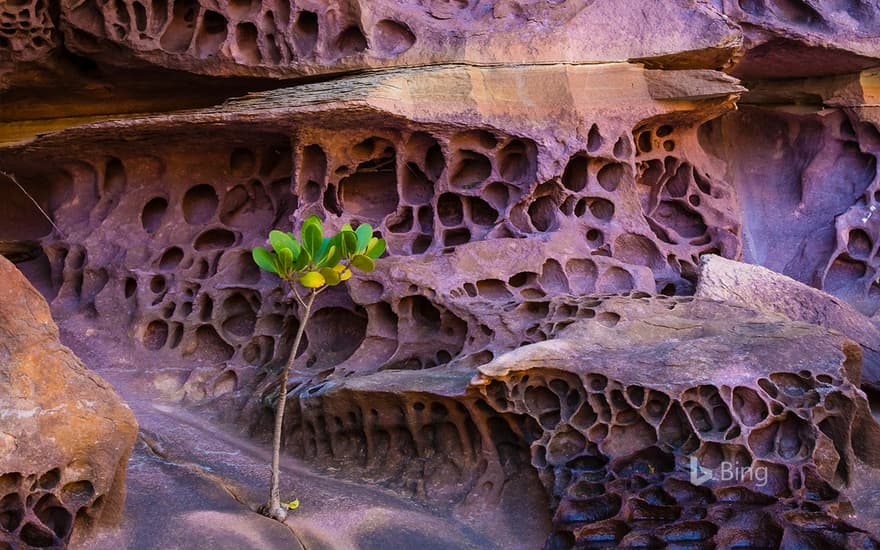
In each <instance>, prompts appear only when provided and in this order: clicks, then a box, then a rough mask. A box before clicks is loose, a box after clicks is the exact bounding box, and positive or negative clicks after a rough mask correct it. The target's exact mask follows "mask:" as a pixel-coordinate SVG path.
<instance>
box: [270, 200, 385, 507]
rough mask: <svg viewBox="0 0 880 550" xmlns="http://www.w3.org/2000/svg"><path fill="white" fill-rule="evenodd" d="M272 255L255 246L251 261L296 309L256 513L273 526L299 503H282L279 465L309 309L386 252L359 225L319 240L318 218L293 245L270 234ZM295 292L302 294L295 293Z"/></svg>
mask: <svg viewBox="0 0 880 550" xmlns="http://www.w3.org/2000/svg"><path fill="white" fill-rule="evenodd" d="M269 243H270V244H271V245H272V250H271V251H270V250H267V249H265V248H263V247H262V246H258V247H256V248H254V250H253V256H254V261H255V262H256V263H257V265H258V266H260V267H261V268H262V269H265V270H266V271H269V272H271V273H275V274H276V275H278V276H279V277H281V279H283V280H284V281H286V282H287V284H288V285H290V289H291V291H292V292H293V295H294V296H295V297H296V300H297V302H298V303H299V305H300V307H301V311H300V323H299V328H298V329H297V332H296V337H295V338H294V340H293V349H292V350H291V352H290V357H289V358H288V360H287V363H286V364H285V366H284V370H283V371H282V373H281V387H280V390H279V392H280V393H279V394H278V403H277V404H276V407H277V408H276V410H275V431H274V434H273V436H274V437H273V444H272V481H271V484H270V488H269V501H268V502H267V503H266V504H265V505H263V506H262V508H261V509H260V511H261V513H262V514H263V515H265V516H268V517H270V518H273V519H276V520H278V521H284V520H285V519H286V518H287V511H288V510H289V509H293V508H295V507H296V506H297V505H298V504H299V501H294V503H295V504H294V503H282V502H281V497H280V494H279V489H278V483H279V477H280V465H279V464H280V460H281V429H282V427H283V426H284V407H285V405H286V403H287V376H288V374H289V373H290V367H291V365H293V362H294V360H295V359H296V352H297V350H299V345H300V342H301V341H302V336H303V334H304V333H305V329H306V325H307V324H308V321H309V315H311V313H312V305H313V304H314V303H315V298H316V297H317V296H318V294H320V293H322V292H323V291H325V290H327V289H328V288H330V287H332V286H336V285H338V284H340V283H342V282H344V281H347V280H348V279H349V278H351V274H352V269H358V270H360V271H373V269H375V267H376V265H375V263H374V262H375V260H376V259H378V258H379V256H381V255H382V253H383V252H385V240H384V239H380V238H378V237H374V236H373V228H372V227H370V225H369V224H365V223H362V224H360V225H358V226H357V229H352V227H351V226H350V225H347V224H346V225H344V226H342V229H340V230H339V233H337V234H335V235H333V236H332V237H326V236H324V227H323V225H322V224H321V220H320V219H319V218H318V217H317V216H309V218H308V219H306V221H304V222H303V224H302V228H301V229H300V239H299V240H298V239H297V238H296V237H295V236H294V235H293V234H292V233H285V232H283V231H277V230H273V231H271V232H270V233H269ZM300 287H302V288H303V292H300Z"/></svg>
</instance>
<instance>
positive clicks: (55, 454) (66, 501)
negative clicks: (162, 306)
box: [0, 258, 137, 548]
mask: <svg viewBox="0 0 880 550" xmlns="http://www.w3.org/2000/svg"><path fill="white" fill-rule="evenodd" d="M0 280H2V281H3V283H2V285H0V335H2V341H0V379H2V380H3V384H2V386H0V495H2V496H0V546H2V547H4V548H19V547H20V545H23V547H26V548H31V547H34V548H62V547H64V546H66V544H67V543H68V541H69V540H70V539H71V536H72V535H75V536H76V537H82V536H86V535H88V534H89V533H91V532H92V531H93V530H94V529H95V528H96V527H99V526H108V525H113V524H114V523H115V522H116V521H117V520H118V519H119V514H120V512H121V507H122V503H123V500H124V498H125V469H126V466H127V464H128V455H129V453H130V452H131V449H132V446H133V445H134V440H135V435H136V432H137V423H136V422H135V419H134V415H133V414H132V412H131V410H129V408H128V407H127V406H126V405H125V404H124V403H123V402H122V400H121V399H120V398H119V396H118V395H117V394H116V392H115V391H113V389H112V388H111V387H110V386H109V385H108V384H107V383H106V382H104V381H103V380H102V379H101V378H100V377H99V376H98V375H96V374H94V373H92V372H90V371H88V370H87V369H86V368H85V367H84V366H83V364H82V363H81V362H80V361H79V360H78V359H77V358H76V356H74V355H73V353H71V351H70V350H69V349H67V348H66V347H64V346H63V345H61V343H60V342H59V341H58V329H57V327H56V326H55V323H54V322H53V321H52V318H51V316H50V313H49V308H48V306H47V304H46V302H45V300H43V298H42V297H41V296H40V295H39V293H37V291H36V290H34V289H33V287H31V285H30V284H29V283H28V282H27V280H26V279H25V278H24V277H23V276H22V275H21V274H20V273H19V272H18V271H17V270H16V269H15V267H14V266H13V265H12V264H11V263H10V262H9V261H7V260H6V259H4V258H0Z"/></svg>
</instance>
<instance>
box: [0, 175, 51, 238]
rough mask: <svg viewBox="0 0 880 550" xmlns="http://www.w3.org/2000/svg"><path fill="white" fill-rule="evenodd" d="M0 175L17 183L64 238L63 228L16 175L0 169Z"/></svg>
mask: <svg viewBox="0 0 880 550" xmlns="http://www.w3.org/2000/svg"><path fill="white" fill-rule="evenodd" d="M0 175H3V176H5V177H6V178H7V179H8V180H9V181H11V182H12V183H13V184H15V186H16V187H18V188H19V189H20V190H21V192H22V193H24V194H25V196H26V197H27V198H29V199H30V201H31V202H32V203H34V206H36V207H37V210H39V211H40V214H42V215H43V217H44V218H46V220H48V221H49V223H50V224H52V227H54V228H55V231H57V232H58V234H59V235H61V238H62V239H63V238H64V233H63V232H62V231H61V229H60V228H59V227H58V226H57V225H55V222H54V221H52V218H50V217H49V214H47V213H46V211H45V210H43V207H42V206H40V203H38V202H37V200H36V199H35V198H34V197H33V196H31V194H30V193H28V192H27V189H25V188H24V186H23V185H22V184H20V183H18V180H17V179H16V178H15V176H14V175H12V174H11V173H9V172H6V171H5V170H0Z"/></svg>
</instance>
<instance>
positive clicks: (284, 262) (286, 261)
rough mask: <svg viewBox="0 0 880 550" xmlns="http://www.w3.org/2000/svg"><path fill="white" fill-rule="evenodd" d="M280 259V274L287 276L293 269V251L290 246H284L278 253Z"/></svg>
mask: <svg viewBox="0 0 880 550" xmlns="http://www.w3.org/2000/svg"><path fill="white" fill-rule="evenodd" d="M278 260H279V262H280V264H281V272H280V275H282V276H283V277H287V276H288V275H289V274H290V272H291V271H293V251H292V250H291V249H289V248H282V249H281V252H279V253H278Z"/></svg>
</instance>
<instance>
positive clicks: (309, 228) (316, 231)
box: [302, 217, 324, 262]
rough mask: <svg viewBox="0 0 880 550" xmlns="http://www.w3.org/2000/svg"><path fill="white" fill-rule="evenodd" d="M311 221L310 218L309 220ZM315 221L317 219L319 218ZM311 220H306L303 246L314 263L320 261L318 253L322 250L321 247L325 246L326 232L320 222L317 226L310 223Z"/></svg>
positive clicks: (303, 228) (303, 229)
mask: <svg viewBox="0 0 880 550" xmlns="http://www.w3.org/2000/svg"><path fill="white" fill-rule="evenodd" d="M311 219H312V218H311V217H310V218H309V220H311ZM314 219H317V217H315V218H314ZM309 220H306V223H304V224H303V226H302V244H303V248H304V249H305V250H306V252H308V253H309V256H310V257H311V258H312V261H313V262H314V261H317V260H318V251H320V250H321V246H322V245H323V244H324V230H323V228H322V227H321V223H320V222H318V223H317V224H315V223H309Z"/></svg>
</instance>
